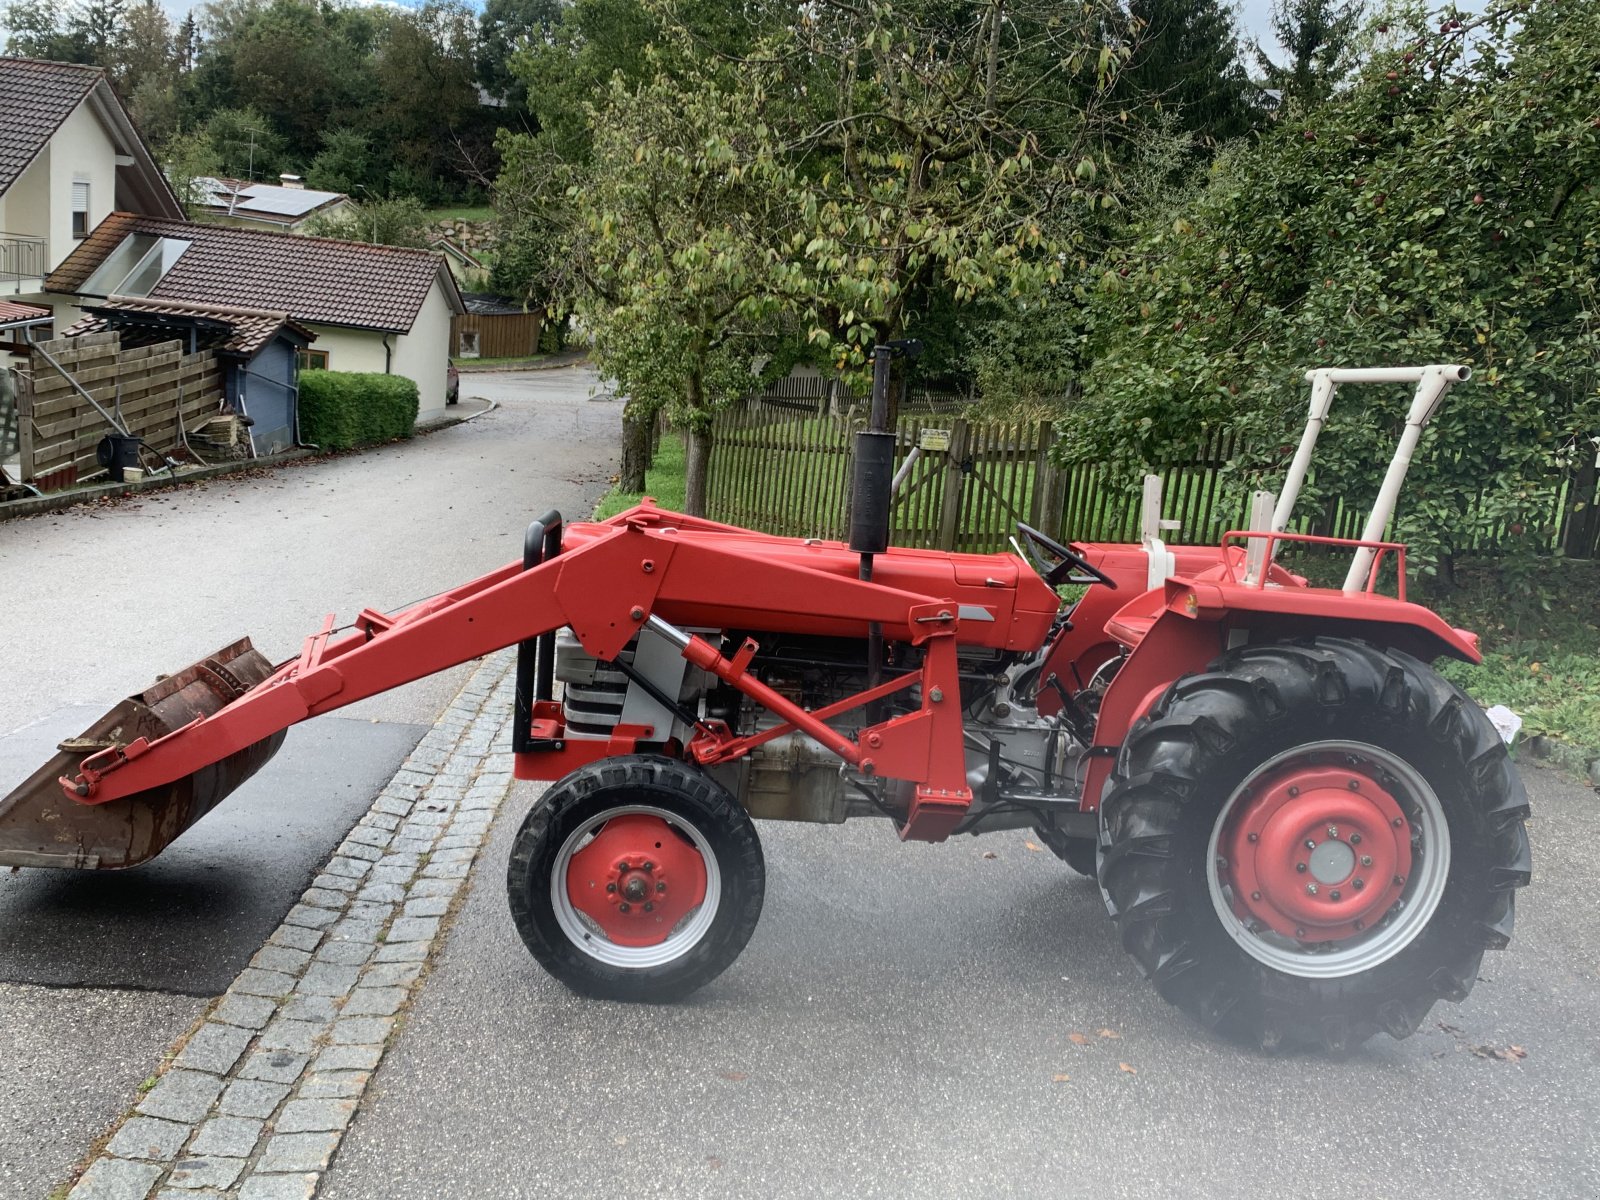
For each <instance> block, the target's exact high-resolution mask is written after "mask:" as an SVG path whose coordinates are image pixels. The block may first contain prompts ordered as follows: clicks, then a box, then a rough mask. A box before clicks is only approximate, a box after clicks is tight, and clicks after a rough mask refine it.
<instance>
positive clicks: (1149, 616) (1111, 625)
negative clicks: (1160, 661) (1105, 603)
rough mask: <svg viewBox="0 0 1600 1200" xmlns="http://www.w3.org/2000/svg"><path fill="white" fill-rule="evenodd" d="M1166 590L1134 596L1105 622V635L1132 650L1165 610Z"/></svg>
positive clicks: (1142, 639)
mask: <svg viewBox="0 0 1600 1200" xmlns="http://www.w3.org/2000/svg"><path fill="white" fill-rule="evenodd" d="M1166 601H1167V595H1166V589H1165V588H1164V587H1159V588H1151V589H1150V590H1149V591H1148V592H1145V593H1144V594H1143V595H1142V596H1135V597H1134V598H1133V599H1132V600H1130V601H1128V603H1126V604H1124V605H1123V606H1122V607H1121V608H1119V609H1117V611H1116V612H1115V613H1114V614H1112V617H1111V619H1110V620H1109V621H1107V622H1106V633H1108V634H1109V635H1111V637H1113V638H1115V639H1116V640H1117V641H1119V642H1121V643H1122V644H1123V645H1124V646H1126V647H1127V648H1128V649H1129V650H1132V649H1133V648H1134V647H1135V646H1137V645H1138V644H1139V643H1140V642H1142V641H1144V635H1145V634H1147V633H1149V632H1150V630H1151V628H1152V627H1153V626H1154V625H1155V623H1156V621H1157V619H1158V618H1159V617H1160V616H1161V613H1162V611H1163V610H1164V609H1165V608H1166Z"/></svg>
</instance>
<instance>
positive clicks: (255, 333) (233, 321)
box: [65, 297, 316, 455]
mask: <svg viewBox="0 0 1600 1200" xmlns="http://www.w3.org/2000/svg"><path fill="white" fill-rule="evenodd" d="M83 311H84V313H85V316H84V317H83V319H82V320H80V321H78V322H77V323H76V324H74V325H73V326H72V327H71V328H69V329H67V330H66V333H65V336H67V337H77V336H78V335H79V334H85V333H100V332H102V331H104V330H115V331H116V332H117V334H118V335H119V336H120V337H121V344H122V346H123V348H124V349H126V348H128V347H131V346H153V345H157V344H159V343H162V342H170V341H173V340H177V341H180V342H182V343H184V349H185V350H186V352H187V353H189V354H195V353H197V352H199V351H201V350H215V351H216V352H217V358H218V359H219V360H220V361H221V362H222V364H223V396H224V399H225V401H226V403H227V406H228V408H229V409H230V410H231V411H233V412H234V413H238V414H239V415H240V416H243V417H247V418H249V421H250V424H249V425H248V427H247V428H248V431H249V440H250V446H251V449H253V450H254V451H255V453H256V454H257V455H261V454H278V453H280V452H282V451H284V450H289V449H291V448H293V447H294V445H295V444H296V443H297V442H299V440H300V436H299V435H300V427H299V398H300V368H299V360H300V357H301V355H303V354H304V353H305V351H306V348H307V347H308V346H309V345H310V344H311V343H312V342H313V341H315V340H316V334H314V333H312V332H311V330H309V329H307V328H306V327H305V326H304V325H302V324H300V322H298V321H296V320H295V319H294V318H293V317H291V316H290V315H289V314H288V313H287V312H281V311H280V312H268V311H266V310H264V309H257V308H240V307H237V306H233V305H224V304H190V303H185V302H183V301H177V300H141V299H133V298H128V297H113V298H112V299H110V300H108V301H107V302H106V303H104V304H91V305H86V306H85V307H84V310H83Z"/></svg>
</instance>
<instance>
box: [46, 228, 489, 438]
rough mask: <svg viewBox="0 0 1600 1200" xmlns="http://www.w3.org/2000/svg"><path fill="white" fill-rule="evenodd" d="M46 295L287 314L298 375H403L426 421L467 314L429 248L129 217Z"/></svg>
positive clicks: (56, 277) (74, 257)
mask: <svg viewBox="0 0 1600 1200" xmlns="http://www.w3.org/2000/svg"><path fill="white" fill-rule="evenodd" d="M45 289H46V291H47V292H49V293H52V294H54V295H55V296H57V297H72V298H74V301H75V303H76V304H77V306H78V307H80V308H88V307H93V306H95V305H100V306H102V307H104V305H103V303H102V302H105V301H111V300H113V299H115V300H116V301H126V300H129V299H133V300H149V301H161V302H171V301H176V302H179V303H183V304H193V305H202V306H209V307H212V308H217V309H221V308H234V309H238V308H244V309H254V310H257V311H262V312H268V313H285V314H287V315H288V316H289V317H291V318H292V319H293V320H294V321H295V322H296V323H297V324H298V325H299V326H300V327H301V328H303V329H304V330H306V332H308V333H310V334H312V335H314V337H315V339H316V344H315V346H314V347H308V348H306V349H305V350H303V351H302V352H301V365H302V367H306V368H319V367H326V368H329V369H332V370H339V371H374V372H384V373H388V374H394V375H404V376H406V377H408V378H410V379H414V380H415V381H416V383H417V389H418V393H419V398H420V409H421V412H422V413H424V414H426V413H429V412H431V411H437V410H442V409H443V408H444V405H445V376H446V372H447V370H448V368H449V350H450V320H451V318H452V317H453V316H456V315H458V314H461V313H464V312H465V311H466V309H465V306H464V305H463V304H462V301H461V293H460V292H459V291H457V290H456V284H455V280H454V279H452V278H451V275H450V271H449V269H448V268H447V267H446V266H445V263H444V260H443V259H441V258H440V257H438V256H437V255H435V254H432V253H431V252H429V251H427V250H410V249H404V248H401V247H397V246H374V245H369V244H367V243H365V242H341V241H334V240H331V239H327V238H312V237H302V236H299V235H296V234H289V233H274V232H268V231H266V230H257V229H236V228H232V227H229V226H224V225H210V224H191V223H189V222H186V221H181V220H167V219H163V218H159V217H148V216H138V215H135V214H133V213H127V212H115V213H112V214H111V215H110V216H108V217H107V218H106V219H105V220H104V221H102V222H101V223H100V224H99V225H98V226H97V227H95V229H94V231H93V232H92V233H91V234H90V235H89V236H88V237H87V238H85V239H84V240H83V241H82V242H81V243H79V244H78V246H77V248H76V249H75V250H74V251H73V252H72V253H71V254H70V255H68V256H67V258H66V260H65V261H64V262H62V263H61V264H60V266H58V267H57V268H56V269H55V270H54V271H52V272H51V273H50V275H49V276H48V278H46V280H45Z"/></svg>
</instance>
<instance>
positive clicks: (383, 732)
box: [0, 370, 619, 1197]
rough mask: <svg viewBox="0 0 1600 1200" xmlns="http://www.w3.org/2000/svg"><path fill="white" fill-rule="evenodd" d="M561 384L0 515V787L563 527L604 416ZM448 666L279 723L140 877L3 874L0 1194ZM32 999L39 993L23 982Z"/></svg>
mask: <svg viewBox="0 0 1600 1200" xmlns="http://www.w3.org/2000/svg"><path fill="white" fill-rule="evenodd" d="M593 388H594V379H593V377H592V376H591V375H590V374H589V373H588V372H586V371H583V370H564V371H550V372H530V373H526V374H496V375H486V376H471V375H468V376H465V377H464V378H463V388H462V390H463V395H464V396H466V397H472V396H482V397H486V398H489V399H492V400H495V401H497V402H498V403H499V405H500V407H499V408H497V409H496V410H495V411H493V412H491V413H489V414H488V415H486V416H484V417H481V418H479V419H477V420H475V421H472V422H470V423H468V424H466V425H461V426H457V427H454V428H450V429H446V430H442V431H439V432H436V433H432V434H429V435H427V436H425V437H420V438H417V439H415V440H414V441H411V442H408V443H404V444H401V445H396V446H392V447H386V448H383V449H381V450H376V451H372V452H368V453H365V454H361V455H353V456H346V457H341V458H336V459H330V460H324V461H318V462H311V463H305V464H297V465H295V466H292V467H289V468H284V469H279V470H276V471H272V472H269V473H263V474H261V475H259V476H256V477H253V478H240V477H234V478H231V479H222V480H217V481H213V482H210V483H207V484H203V485H196V486H194V487H190V488H183V489H175V490H171V491H165V492H156V493H145V494H143V495H141V496H138V497H135V498H132V499H129V500H125V501H123V502H121V503H118V504H115V505H110V506H106V507H95V508H87V509H76V510H70V511H67V512H62V513H56V514H49V515H44V516H39V517H34V518H29V519H26V520H21V521H15V522H7V523H3V524H0V613H3V614H4V616H3V617H0V664H3V665H0V676H3V678H4V680H5V686H4V688H0V793H3V792H4V791H6V790H9V788H10V787H11V786H12V785H13V784H14V783H16V782H19V781H20V779H21V778H22V777H24V776H25V775H26V774H27V773H28V772H30V771H31V770H32V769H33V768H34V767H35V766H37V765H38V762H39V761H42V760H43V758H44V757H46V755H47V754H48V752H49V750H50V748H51V745H52V743H53V742H54V741H55V740H57V739H58V738H59V737H61V736H65V734H67V733H76V732H77V731H78V730H79V729H81V728H82V727H83V726H84V725H86V724H87V720H85V719H84V718H85V717H86V716H92V715H94V714H96V713H98V712H100V711H103V710H104V709H106V708H107V707H109V706H110V704H111V703H112V702H113V701H114V700H116V699H117V698H118V697H119V696H121V695H125V694H127V693H129V692H131V691H134V690H136V689H138V688H141V687H143V686H145V685H147V684H148V683H149V681H150V680H151V679H152V678H153V677H154V676H155V675H156V674H157V673H158V672H162V671H171V670H173V669H175V668H176V667H177V666H180V665H182V664H184V663H187V662H190V661H192V660H194V659H195V658H197V657H200V656H201V655H203V654H205V653H207V652H209V651H211V650H213V649H215V648H216V647H219V646H222V645H224V644H226V643H228V642H230V641H232V640H233V639H234V638H236V637H238V636H239V635H240V634H241V633H245V632H248V633H250V634H251V635H252V636H253V637H254V638H255V640H256V643H257V644H258V645H259V646H260V647H261V648H262V649H263V650H264V652H265V653H266V654H267V655H268V656H269V657H273V658H279V659H281V658H283V657H286V656H288V655H289V654H292V653H293V652H294V651H295V650H296V649H297V648H298V645H299V642H300V640H301V639H302V638H303V637H304V636H305V635H307V634H309V633H312V632H314V631H315V629H316V628H317V627H318V625H319V624H320V623H321V619H322V616H323V614H325V613H327V612H330V611H336V612H338V613H339V614H340V616H341V619H348V618H349V617H350V616H353V615H354V614H355V612H356V611H357V610H359V609H360V608H361V607H363V606H366V605H371V606H373V607H376V608H380V609H389V608H395V607H398V606H400V605H401V604H403V603H405V602H407V601H410V600H413V599H416V598H418V597H421V596H425V595H429V594H431V593H433V592H436V591H439V590H441V589H443V588H445V587H448V586H452V585H454V584H457V583H460V582H462V581H464V580H466V579H469V578H471V577H472V576H474V575H477V574H481V573H482V572H484V571H486V570H489V569H492V568H494V567H497V566H500V565H501V564H503V563H505V562H506V561H508V560H510V559H512V558H514V557H516V556H517V555H518V554H520V552H521V544H522V529H523V527H524V526H525V525H526V523H527V521H528V520H529V519H530V518H531V517H532V516H533V515H536V514H537V513H538V512H540V511H543V510H544V509H545V508H546V507H549V506H550V505H552V504H553V505H556V506H558V507H561V508H563V509H564V510H566V511H568V512H571V513H575V514H582V513H586V512H587V511H589V510H590V509H591V508H592V507H593V504H594V501H595V500H596V499H597V498H598V496H599V495H600V494H601V493H602V492H603V491H604V488H605V486H606V480H607V478H608V477H609V474H610V471H611V469H612V467H611V462H612V458H613V446H614V442H615V430H616V427H617V422H618V420H619V406H618V405H617V404H616V403H615V402H614V401H611V400H610V399H609V397H607V396H605V395H604V394H601V395H600V396H598V397H596V398H591V392H592V391H593ZM465 670H466V669H465V668H462V669H458V670H455V671H450V672H445V673H443V674H442V675H440V676H435V677H434V678H432V679H429V680H424V681H422V682H419V683H416V684H413V685H411V686H410V687H407V688H404V689H400V690H397V691H395V692H392V693H389V694H387V695H385V696H381V697H375V698H374V699H372V700H369V701H367V702H365V703H363V704H360V705H355V706H352V707H351V708H350V709H347V710H342V711H341V712H340V713H338V714H335V715H331V716H328V717H324V718H321V719H319V720H318V721H314V722H311V723H309V724H308V725H306V726H304V727H302V728H300V729H297V730H295V731H292V732H291V734H290V737H289V741H288V743H287V744H286V746H285V748H284V750H283V752H282V753H281V754H280V755H279V756H278V758H277V759H276V760H275V761H274V762H273V763H272V764H271V765H270V766H268V767H267V768H266V769H265V770H264V771H263V772H262V773H261V774H260V775H259V776H257V778H256V779H254V780H252V781H251V782H250V783H249V784H247V785H246V786H245V787H244V788H242V789H240V791H239V792H238V793H236V794H235V795H234V796H233V797H232V798H231V799H230V800H229V801H227V802H226V803H225V804H224V805H223V806H222V808H220V809H219V810H218V811H217V812H216V813H213V814H212V815H210V816H209V817H207V818H206V820H205V821H203V822H201V824H200V825H198V826H197V827H196V828H195V829H194V830H193V831H191V832H190V833H189V834H188V835H186V836H185V837H184V838H183V839H182V840H181V841H180V842H179V843H178V844H177V845H176V846H175V847H173V849H172V850H170V851H168V852H167V853H166V854H164V855H163V856H162V857H161V858H160V859H158V860H156V861H155V862H153V863H151V864H149V865H148V866H146V867H141V868H138V869H136V870H134V871H131V872H127V873H125V874H117V875H77V874H68V873H58V872H46V871H31V870H27V871H21V872H18V873H16V874H10V875H6V874H0V1029H4V1030H5V1031H6V1038H7V1042H6V1047H5V1052H4V1053H0V1195H3V1196H6V1197H11V1196H19V1197H21V1196H30V1195H41V1194H43V1193H44V1192H45V1191H46V1190H47V1189H48V1188H49V1187H50V1186H51V1185H53V1184H54V1183H55V1182H57V1181H59V1180H60V1179H61V1178H62V1176H63V1175H64V1174H65V1172H66V1170H67V1169H68V1168H69V1167H70V1166H71V1165H72V1164H73V1163H74V1162H76V1161H77V1160H78V1158H79V1157H80V1156H81V1155H82V1154H83V1153H84V1151H86V1150H87V1149H88V1148H89V1145H90V1143H91V1142H92V1141H93V1140H94V1138H95V1137H96V1136H97V1135H98V1134H99V1133H100V1132H101V1131H102V1130H103V1129H104V1128H105V1127H106V1125H107V1123H108V1122H109V1121H111V1120H112V1119H113V1118H114V1117H116V1116H117V1115H118V1114H119V1113H120V1112H121V1111H122V1110H123V1108H124V1107H125V1106H126V1104H127V1103H128V1101H129V1100H130V1099H132V1097H133V1095H134V1088H135V1087H136V1085H137V1084H138V1083H139V1081H140V1080H142V1079H143V1078H144V1077H145V1076H146V1075H147V1074H148V1073H149V1072H150V1070H151V1068H152V1067H153V1066H154V1065H155V1064H156V1063H157V1062H158V1061H159V1060H160V1058H161V1055H162V1052H163V1051H164V1050H165V1049H166V1047H167V1046H168V1045H169V1044H170V1043H171V1042H172V1041H173V1040H174V1039H175V1038H176V1037H178V1036H179V1035H181V1034H182V1033H183V1032H184V1031H185V1030H186V1029H187V1028H188V1027H189V1025H190V1023H191V1022H192V1021H193V1019H194V1018H195V1016H196V1015H197V1014H198V1013H199V1012H200V1011H201V1010H202V1009H203V1007H204V1005H205V998H206V997H209V996H211V995H215V994H216V993H218V992H220V991H221V990H222V989H223V988H224V987H225V986H226V984H227V982H228V981H229V980H230V979H231V978H232V977H233V975H234V974H235V973H236V972H237V971H238V969H239V968H240V967H241V966H242V965H243V964H244V962H245V961H246V960H247V959H248V958H249V957H250V955H251V954H252V953H253V952H254V950H255V949H256V948H257V947H258V946H259V945H260V944H261V941H262V940H263V938H264V937H265V936H266V934H267V933H268V932H269V931H270V930H271V928H272V927H273V926H274V925H275V924H276V923H277V922H278V920H279V919H280V918H281V917H282V915H283V913H284V912H285V911H286V910H287V909H288V907H289V905H290V903H291V902H292V899H293V897H294V896H295V895H297V894H298V893H299V892H300V891H301V890H302V889H303V888H304V886H305V884H306V883H307V881H308V880H309V878H310V876H311V874H312V872H313V870H314V868H315V866H316V864H318V863H320V862H321V861H323V860H324V859H325V858H326V856H327V854H328V852H329V851H330V850H331V849H332V847H333V846H334V845H336V844H337V842H338V841H339V840H340V838H341V837H342V836H343V834H344V831H345V830H346V829H347V828H348V826H349V825H350V824H351V823H352V822H353V821H354V820H355V818H356V817H357V816H358V815H359V814H360V813H361V812H363V811H365V809H366V807H367V805H368V804H369V803H370V802H371V799H372V796H373V795H374V794H375V793H376V791H377V790H378V788H379V787H381V785H382V783H383V782H385V781H386V780H387V779H388V777H389V775H390V774H392V772H393V770H394V768H395V767H396V766H397V765H398V764H399V762H400V761H401V759H403V758H404V756H405V754H406V753H407V752H408V751H409V750H410V749H411V747H412V746H414V745H415V744H416V741H417V739H418V737H419V736H420V734H421V732H422V731H423V729H424V728H426V727H427V726H428V725H430V724H431V723H432V722H433V720H434V718H435V716H436V715H437V713H438V711H439V710H440V709H441V708H442V707H443V705H444V704H445V703H446V702H447V701H448V700H449V698H450V697H451V696H452V695H453V694H454V693H455V691H456V689H457V688H458V687H459V685H460V683H461V682H462V680H463V678H464V675H465ZM39 985H48V986H39Z"/></svg>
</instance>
